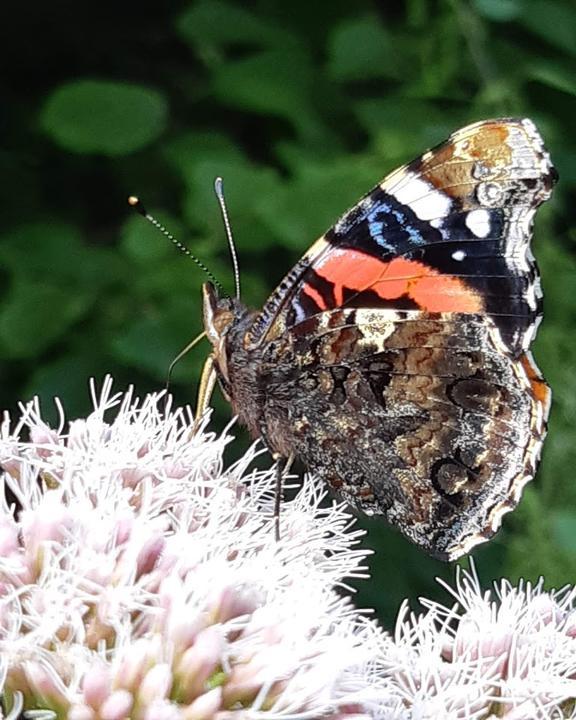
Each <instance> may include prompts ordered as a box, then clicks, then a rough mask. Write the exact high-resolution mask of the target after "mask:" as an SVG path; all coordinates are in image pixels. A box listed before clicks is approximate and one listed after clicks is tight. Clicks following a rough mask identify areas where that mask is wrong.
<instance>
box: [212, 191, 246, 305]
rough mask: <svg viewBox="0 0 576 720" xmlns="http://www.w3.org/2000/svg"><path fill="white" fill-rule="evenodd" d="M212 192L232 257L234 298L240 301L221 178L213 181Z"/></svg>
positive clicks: (232, 242)
mask: <svg viewBox="0 0 576 720" xmlns="http://www.w3.org/2000/svg"><path fill="white" fill-rule="evenodd" d="M214 192H215V193H216V197H217V198H218V204H219V205H220V212H221V213H222V220H223V221H224V227H225V228H226V237H227V238H228V247H229V248H230V255H231V257H232V266H233V268H234V287H235V290H236V298H237V299H238V300H239V299H240V267H239V265H238V255H237V254H236V245H235V244H234V238H233V237H232V228H231V226H230V220H229V218H228V209H227V207H226V201H225V200H224V188H223V186H222V178H221V177H217V178H216V180H214Z"/></svg>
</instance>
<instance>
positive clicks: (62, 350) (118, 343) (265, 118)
mask: <svg viewBox="0 0 576 720" xmlns="http://www.w3.org/2000/svg"><path fill="white" fill-rule="evenodd" d="M6 11H7V15H9V17H6V18H5V22H4V23H3V26H4V28H3V29H4V31H5V32H4V34H5V36H4V38H3V39H2V42H1V43H0V47H1V48H2V52H3V54H4V56H5V57H4V59H3V60H4V61H3V64H2V65H3V68H4V73H3V75H4V78H3V80H2V81H1V82H2V99H3V102H2V107H1V109H0V123H1V129H2V138H3V139H4V141H5V142H4V148H3V149H2V150H1V152H0V162H1V163H2V174H1V176H2V179H3V183H2V186H3V190H2V206H1V209H0V212H1V214H2V218H1V219H2V222H1V225H0V227H1V228H2V231H1V234H0V273H1V280H2V282H1V284H0V352H1V354H2V358H3V363H2V366H1V370H0V372H1V376H0V392H1V393H2V398H1V406H2V407H3V408H8V409H14V408H15V407H16V405H17V402H18V400H23V399H28V398H30V397H31V396H32V395H34V394H39V395H40V396H41V398H43V404H44V408H45V410H46V412H50V411H51V407H52V405H51V402H50V399H51V398H52V396H53V395H59V396H60V397H61V398H62V399H63V401H64V404H65V406H66V407H67V408H68V412H69V414H70V416H72V417H73V416H75V415H77V414H81V413H84V412H86V411H87V409H88V406H89V401H88V392H87V378H88V377H89V376H95V377H96V378H102V376H103V374H104V373H105V372H108V371H109V372H112V373H113V375H114V376H115V378H116V380H117V386H118V387H123V386H125V385H126V384H128V383H129V382H131V383H134V384H135V386H136V389H137V390H138V392H140V393H144V392H146V391H149V390H152V389H159V388H161V387H162V386H163V384H164V382H165V379H166V371H167V367H168V365H169V363H170V361H171V360H172V359H173V357H174V356H175V355H176V353H177V352H178V351H179V350H180V349H181V348H182V347H183V346H184V345H185V344H186V343H187V342H188V341H189V340H190V339H191V338H192V337H194V336H195V335H196V334H197V333H198V332H199V331H200V322H201V321H200V314H201V306H200V284H201V283H202V282H203V281H204V279H205V278H204V277H203V276H202V274H201V273H200V271H199V270H198V269H197V268H196V266H194V265H193V264H192V263H191V262H189V261H188V260H187V259H186V257H185V256H184V255H182V254H180V253H178V252H177V251H176V250H175V248H174V247H173V246H172V245H170V243H168V242H167V241H166V240H165V238H163V237H162V236H161V235H160V234H159V233H158V232H157V231H154V230H153V229H152V228H151V227H149V226H147V225H146V224H145V223H144V221H143V220H142V219H141V218H140V217H139V216H136V215H134V214H131V213H130V211H129V209H128V208H127V205H126V197H127V196H128V195H129V194H132V193H137V194H139V195H140V196H141V197H143V198H144V199H145V201H146V203H147V205H148V206H149V209H150V210H151V211H153V212H154V213H155V214H156V215H157V216H158V218H159V219H160V220H162V221H163V222H164V223H165V224H166V225H168V226H169V228H170V229H171V230H172V231H173V232H174V233H175V234H176V235H177V236H178V238H179V239H181V240H182V241H183V242H185V243H187V244H188V245H189V247H190V248H192V249H193V251H194V253H196V254H197V255H198V256H199V257H200V258H201V259H202V260H203V261H204V262H206V263H207V264H208V265H209V266H210V267H211V268H212V269H213V271H214V272H215V273H216V274H217V276H218V277H219V278H220V279H221V281H222V282H223V284H224V285H226V286H227V287H228V288H231V285H232V279H231V272H230V262H229V259H228V255H227V249H226V243H225V241H224V234H223V229H222V223H221V220H220V217H219V213H218V210H217V205H216V202H215V200H214V196H213V190H212V183H213V179H214V177H215V176H216V175H222V176H223V177H224V178H225V184H226V191H227V200H228V204H229V210H230V214H231V218H232V221H233V226H234V232H235V236H236V240H237V244H238V249H239V253H240V256H241V264H242V284H243V293H244V298H245V300H246V301H247V302H248V303H249V304H254V305H256V306H259V305H261V304H262V302H263V301H264V299H265V298H266V296H267V293H268V292H269V291H270V290H271V289H272V288H273V286H274V285H275V283H276V282H277V281H278V280H279V279H280V277H281V276H282V275H283V274H284V272H286V271H287V270H288V269H289V267H290V265H291V264H292V263H294V262H295V261H296V259H297V258H298V257H299V255H300V254H301V253H302V252H303V251H304V250H305V249H306V248H307V246H308V245H309V244H310V243H311V241H312V240H313V239H314V238H315V237H316V236H317V235H319V234H320V233H321V232H323V231H324V230H325V229H326V227H327V226H328V225H330V224H331V223H332V222H333V221H334V220H335V219H336V218H337V217H338V215H339V214H341V212H342V211H343V210H344V209H345V208H347V207H348V206H349V205H350V204H352V203H353V202H354V201H355V200H356V199H357V198H358V197H359V196H360V195H361V194H363V193H364V192H365V191H366V190H367V189H368V188H369V187H371V186H372V185H373V184H375V182H376V181H377V180H379V179H380V178H381V177H382V176H383V175H384V174H385V173H386V172H387V171H389V170H390V169H392V168H393V167H394V166H396V165H398V164H400V163H402V162H405V161H407V160H409V159H411V158H412V157H413V156H415V155H416V154H418V153H419V152H421V151H422V150H423V149H424V148H426V147H427V146H430V145H431V144H434V143H436V142H437V141H439V140H441V139H443V138H444V137H445V136H446V135H447V134H448V133H449V132H451V131H452V130H453V129H455V128H457V127H459V126H461V125H464V124H466V123H468V122H472V121H475V120H478V119H481V118H486V117H490V116H502V115H527V116H529V117H531V118H533V119H534V120H535V121H536V122H537V124H538V125H539V127H540V129H541V131H542V133H543V135H544V136H545V138H546V140H547V143H548V144H549V147H550V149H551V152H552V155H553V158H554V159H555V162H556V164H557V166H558V169H559V172H560V176H561V183H560V185H559V186H558V188H557V191H556V193H555V196H554V198H553V200H552V202H550V203H549V204H547V206H546V207H544V208H543V209H542V210H541V212H540V213H539V218H538V222H537V232H536V240H535V253H536V255H537V257H538V259H539V261H540V264H541V269H542V275H543V284H544V289H545V293H546V318H545V322H544V324H543V326H542V329H541V332H540V334H539V337H538V340H537V343H536V347H535V354H536V356H537V359H538V361H539V364H540V365H541V367H542V368H543V370H544V372H545V374H546V376H547V378H548V379H549V381H550V383H551V385H552V387H553V388H554V391H555V396H554V398H555V399H554V408H553V412H552V418H551V422H550V434H549V438H548V441H547V443H546V447H545V452H544V460H543V463H542V466H541V470H540V472H539V476H538V479H537V481H536V482H534V483H532V485H531V486H530V487H529V488H528V489H527V491H526V493H525V496H524V499H523V501H522V503H521V506H520V508H519V509H518V510H517V511H516V512H515V513H514V514H513V516H508V517H507V519H506V522H505V528H504V530H503V531H502V532H500V533H499V535H498V536H497V538H496V539H495V540H494V541H493V542H491V543H490V544H489V545H488V546H486V547H483V548H481V549H479V550H478V551H477V552H476V553H475V557H476V561H477V564H478V567H479V570H480V573H481V576H482V578H483V580H484V581H486V582H487V581H488V580H489V579H490V578H491V577H495V576H499V575H501V574H506V575H508V576H509V577H511V578H517V577H518V576H524V577H527V578H530V579H535V578H537V576H538V575H539V574H541V573H544V574H545V575H546V577H547V581H548V584H549V585H562V584H564V583H565V582H574V581H575V580H576V573H575V570H576V477H575V476H574V472H573V468H574V467H575V466H576V443H575V434H574V429H575V415H576V372H575V360H576V340H575V332H576V292H575V290H576V283H575V277H576V275H575V264H576V259H575V251H576V229H575V223H574V220H575V217H574V216H575V210H574V207H575V203H574V200H575V193H576V133H575V132H574V117H576V6H575V5H574V3H572V2H569V1H568V0H469V1H467V2H465V1H464V0H461V1H459V0H406V2H394V3H390V2H388V3H386V2H380V3H376V2H369V1H367V0H359V1H358V2H355V3H350V2H347V1H346V2H345V1H344V0H331V2H329V3H311V2H309V1H303V0H293V2H290V3H285V2H282V1H281V0H272V1H270V0H268V1H266V2H264V1H263V0H260V1H258V0H253V1H252V2H239V1H237V2H234V1H233V0H199V1H198V2H186V1H177V0H171V1H170V2H165V3H150V4H146V3H142V2H135V1H134V0H127V1H126V2H123V3H115V4H114V7H107V4H106V3H100V4H99V3H86V4H82V3H73V2H70V1H62V0H61V1H60V2H53V3H43V4H40V3H38V4H37V6H36V7H32V8H30V7H29V5H28V4H25V3H19V4H11V5H10V6H9V7H7V8H6ZM7 69H10V70H9V72H7ZM204 354H205V351H204V350H200V349H199V350H195V351H193V352H192V353H191V354H190V355H189V356H188V357H187V358H186V359H185V360H184V361H183V362H182V363H181V364H180V365H179V366H178V367H177V369H176V372H175V375H174V384H173V388H172V389H173V392H174V393H175V395H176V397H177V400H178V402H180V403H185V402H190V401H193V399H194V395H195V389H196V382H197V379H198V377H199V370H200V365H201V363H202V361H203V359H204ZM227 413H228V411H227V409H226V408H225V407H224V406H223V405H221V406H220V408H219V411H218V417H219V420H218V421H219V422H222V421H223V420H225V419H226V417H227V416H228V415H227ZM366 524H367V526H368V528H369V535H368V538H367V539H366V542H367V543H368V544H369V545H371V546H372V547H374V548H375V549H376V550H377V552H376V554H375V555H374V556H373V557H372V559H371V563H370V564H371V570H372V574H373V581H372V582H371V583H370V584H368V583H361V587H362V590H361V595H360V598H359V602H360V603H362V604H364V605H373V606H375V607H376V608H377V609H378V612H379V613H380V614H381V616H382V617H383V618H384V619H385V620H386V621H388V620H389V619H390V618H391V617H392V616H393V614H394V613H395V611H396V609H397V606H398V603H399V602H400V600H401V598H402V597H404V596H408V597H409V598H412V599H416V598H417V597H418V595H420V594H424V593H425V594H428V595H430V594H432V595H434V594H438V592H439V591H438V589H437V588H436V587H435V583H434V580H433V578H434V576H435V575H442V576H444V577H450V576H451V575H452V572H453V571H452V569H451V568H448V567H447V566H445V565H442V564H440V563H437V562H434V561H432V560H429V559H428V558H425V557H423V556H422V554H421V553H419V552H418V551H417V550H415V549H414V548H412V547H411V546H409V545H408V544H407V543H406V542H404V541H403V540H402V539H401V538H400V537H399V536H398V535H397V534H396V533H394V532H392V531H390V530H388V529H387V528H385V527H383V526H382V523H378V522H370V523H366Z"/></svg>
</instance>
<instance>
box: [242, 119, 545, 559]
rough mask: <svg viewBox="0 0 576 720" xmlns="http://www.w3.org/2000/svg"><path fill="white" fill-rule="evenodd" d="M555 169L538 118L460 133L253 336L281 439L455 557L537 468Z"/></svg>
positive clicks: (325, 475) (418, 166) (381, 203)
mask: <svg viewBox="0 0 576 720" xmlns="http://www.w3.org/2000/svg"><path fill="white" fill-rule="evenodd" d="M554 180H555V171H554V169H553V167H552V164H551V162H550V158H549V156H548V154H547V152H546V150H545V149H544V146H543V143H542V140H541V138H540V136H539V134H538V132H537V130H536V128H535V127H534V125H533V124H532V123H531V122H530V121H529V120H513V119H505V120H491V121H485V122H481V123H477V124H475V125H471V126H469V127H467V128H464V129H462V130H459V131H458V132H456V133H454V134H453V135H452V136H451V137H450V138H449V139H448V140H447V141H446V142H445V143H443V144H441V145H439V146H438V147H437V148H436V149H434V150H431V151H429V152H427V153H425V154H424V155H423V156H422V157H420V158H418V159H417V160H415V161H414V162H412V163H410V164H409V165H407V166H405V167H402V168H400V169H399V170H397V171H396V172H394V173H392V174H391V175H389V176H388V177H387V178H386V179H385V180H384V181H383V182H382V183H380V184H379V185H378V186H377V187H375V188H374V189H373V190H372V191H371V192H370V193H368V194H367V195H366V196H365V197H364V198H362V199H361V200H360V202H359V203H358V204H357V205H356V206H354V207H353V208H352V209H351V210H349V211H348V212H347V213H346V214H345V215H344V216H343V217H342V218H341V219H340V220H339V221H338V222H337V223H336V225H335V226H334V227H333V228H331V229H330V230H329V231H328V232H327V233H326V234H325V235H324V236H322V237H321V238H320V239H319V240H318V241H317V242H316V243H315V244H314V245H313V246H312V248H311V249H310V250H309V252H308V253H307V254H306V255H305V256H304V257H303V258H302V260H301V261H300V262H299V263H298V264H297V265H296V266H295V268H294V269H293V270H292V271H291V273H290V274H289V275H288V276H286V278H285V279H284V280H283V282H282V283H281V284H280V286H279V287H278V288H277V290H276V291H275V292H274V294H273V295H272V296H271V298H270V300H269V301H268V303H267V304H266V306H265V307H264V309H263V311H262V313H261V314H260V315H259V316H257V317H256V319H255V320H254V321H253V322H252V323H251V326H250V328H249V330H248V332H247V333H246V335H245V344H244V346H245V347H246V348H252V351H253V352H255V353H258V352H260V353H261V357H262V358H263V361H262V362H261V364H260V368H259V381H258V389H259V393H261V398H262V401H261V402H262V414H261V418H260V425H259V426H260V428H262V433H263V435H264V437H265V439H266V441H267V442H268V444H269V446H270V447H271V448H272V449H274V450H276V451H277V452H279V453H280V454H283V455H296V456H299V457H300V458H301V459H302V460H303V461H304V463H305V464H306V465H307V466H308V468H309V469H310V470H311V471H312V472H313V473H314V474H315V475H316V476H317V477H319V478H320V479H323V480H324V481H326V482H327V483H328V484H329V485H330V486H331V487H332V488H334V489H336V490H337V491H338V492H339V493H340V494H341V495H342V496H343V497H345V498H346V499H347V500H348V501H350V502H351V503H353V504H355V505H357V506H358V507H360V508H361V509H362V510H364V511H365V512H368V513H370V514H371V513H377V514H381V515H384V516H385V517H386V519H387V520H388V521H389V522H391V523H392V524H393V525H395V526H397V527H398V528H399V529H400V530H401V531H402V532H403V533H404V534H405V535H406V536H407V537H408V538H410V539H411V540H412V541H413V542H415V543H416V544H418V545H419V546H421V547H422V548H424V549H425V550H426V551H428V552H430V553H431V554H434V555H437V556H438V557H442V558H444V559H455V558H457V557H459V556H460V555H462V554H464V553H466V552H468V551H469V550H470V548H471V547H473V546H474V545H476V544H477V543H478V542H482V541H483V540H486V539H488V538H489V537H491V536H492V535H493V534H494V532H495V531H496V530H497V528H498V526H499V525H500V521H501V518H502V515H503V514H504V513H505V512H507V511H509V510H511V509H512V508H513V507H514V506H515V505H516V504H517V502H518V500H519V497H520V494H521V491H522V488H523V487H524V485H525V483H526V482H527V481H528V480H529V479H530V478H531V477H532V476H533V475H534V472H535V469H536V464H537V460H538V457H539V453H540V449H541V445H542V441H543V437H544V433H545V426H546V416H547V412H548V406H549V402H550V392H549V389H548V388H547V386H546V385H545V383H544V381H543V380H542V378H541V377H540V375H539V373H538V370H537V368H536V367H535V365H534V363H533V361H532V358H531V356H530V354H529V352H528V348H529V345H530V342H531V340H532V338H533V336H534V333H535V330H536V327H537V323H538V320H539V319H540V315H541V293H540V287H539V278H538V272H537V268H536V265H535V262H534V259H533V256H532V254H531V251H530V240H531V228H532V220H533V216H534V213H535V211H536V209H537V207H538V205H540V204H541V203H542V202H543V201H544V200H546V199H547V198H548V197H549V195H550V192H551V189H552V186H553V183H554Z"/></svg>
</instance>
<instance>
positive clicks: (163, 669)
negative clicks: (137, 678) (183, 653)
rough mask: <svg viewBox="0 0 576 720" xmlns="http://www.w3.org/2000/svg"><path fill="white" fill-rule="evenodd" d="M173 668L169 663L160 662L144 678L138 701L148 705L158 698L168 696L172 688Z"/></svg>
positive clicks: (161, 698)
mask: <svg viewBox="0 0 576 720" xmlns="http://www.w3.org/2000/svg"><path fill="white" fill-rule="evenodd" d="M172 682H173V678H172V668H171V667H170V665H169V664H168V663H158V664H157V665H155V666H154V667H153V668H150V670H148V672H147V673H146V675H145V676H144V677H143V678H142V682H141V683H140V687H139V689H138V696H137V702H138V703H139V704H140V705H142V706H144V707H147V706H149V705H150V704H151V703H153V702H154V701H156V700H163V699H164V698H166V697H168V695H169V693H170V690H171V689H172Z"/></svg>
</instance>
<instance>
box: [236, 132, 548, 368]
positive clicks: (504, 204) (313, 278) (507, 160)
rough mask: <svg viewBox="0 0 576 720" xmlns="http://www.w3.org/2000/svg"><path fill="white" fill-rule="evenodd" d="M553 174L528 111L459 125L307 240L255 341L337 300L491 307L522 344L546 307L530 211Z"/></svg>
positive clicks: (505, 333)
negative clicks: (311, 240) (312, 241)
mask: <svg viewBox="0 0 576 720" xmlns="http://www.w3.org/2000/svg"><path fill="white" fill-rule="evenodd" d="M555 178H556V175H555V170H554V168H553V166H552V164H551V162H550V157H549V155H548V153H547V152H546V150H545V148H544V144H543V142H542V139H541V137H540V135H539V133H538V131H537V130H536V128H535V126H534V124H533V123H532V122H531V121H530V120H527V119H524V120H515V119H502V120H487V121H484V122H480V123H476V124H474V125H470V126H468V127H466V128H463V129H461V130H459V131H457V132H456V133H454V134H453V135H452V136H451V137H450V138H449V139H448V140H447V141H446V142H444V143H442V144H441V145H439V146H438V147H437V148H435V149H434V150H430V151H428V152H426V153H425V154H424V155H422V156H421V157H420V158H418V159H416V160H414V161H413V162H412V163H410V164H408V165H406V166H404V167H402V168H400V169H398V170H396V171H395V172H394V173H392V174H391V175H389V176H388V177H387V178H385V179H384V180H383V181H382V182H381V183H380V184H379V185H377V186H376V187H375V188H374V189H373V190H372V191H371V192H369V193H368V194H367V195H366V196H365V197H363V198H362V199H361V200H360V201H359V202H358V203H357V204H356V205H355V206H354V207H353V208H351V209H350V210H349V211H348V212H347V213H345V214H344V215H343V216H342V217H341V218H340V220H339V221H338V222H337V223H336V225H334V226H333V227H332V228H331V229H330V230H328V232H326V233H325V235H323V236H322V237H321V238H320V239H319V240H318V241H317V242H316V243H315V244H314V245H313V246H312V247H311V248H310V250H309V251H308V252H307V253H306V255H305V256H304V257H303V258H302V260H301V261H300V262H299V263H298V264H297V265H296V266H295V268H294V269H293V270H292V271H291V273H290V274H289V275H287V276H286V278H285V279H284V280H283V281H282V283H281V284H280V285H279V287H278V288H277V290H276V291H275V292H274V294H273V295H272V296H271V298H270V300H269V301H268V303H267V304H266V306H265V307H264V309H263V311H262V313H261V314H260V316H259V317H258V319H257V320H256V321H255V323H254V324H253V326H252V329H251V332H250V342H251V343H252V344H258V343H261V342H266V341H269V340H271V339H273V338H277V337H279V336H280V335H281V334H282V333H283V332H284V331H285V330H286V328H290V327H293V326H295V325H297V324H298V323H300V322H302V321H304V320H306V319H307V318H309V317H311V316H313V315H315V314H316V313H319V312H323V311H326V310H329V309H333V308H338V307H371V308H389V309H395V310H397V309H419V310H423V311H427V312H464V313H486V314H488V315H489V316H490V317H491V318H492V319H493V321H494V322H495V324H496V326H497V327H498V329H499V331H500V333H501V336H502V338H503V339H504V341H505V342H506V344H507V346H508V347H509V349H510V351H511V352H512V353H513V354H515V355H518V354H520V353H521V352H522V351H524V350H527V349H528V347H529V345H530V342H531V340H532V338H533V336H534V333H535V329H536V326H537V323H538V320H539V318H540V315H541V292H540V284H539V279H538V272H537V268H536V265H535V262H534V258H533V256H532V253H531V251H530V239H531V230H532V220H533V217H534V213H535V211H536V208H537V207H538V206H539V205H540V204H541V203H542V202H543V201H544V200H546V199H547V198H548V197H549V196H550V193H551V189H552V186H553V184H554V181H555Z"/></svg>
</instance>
